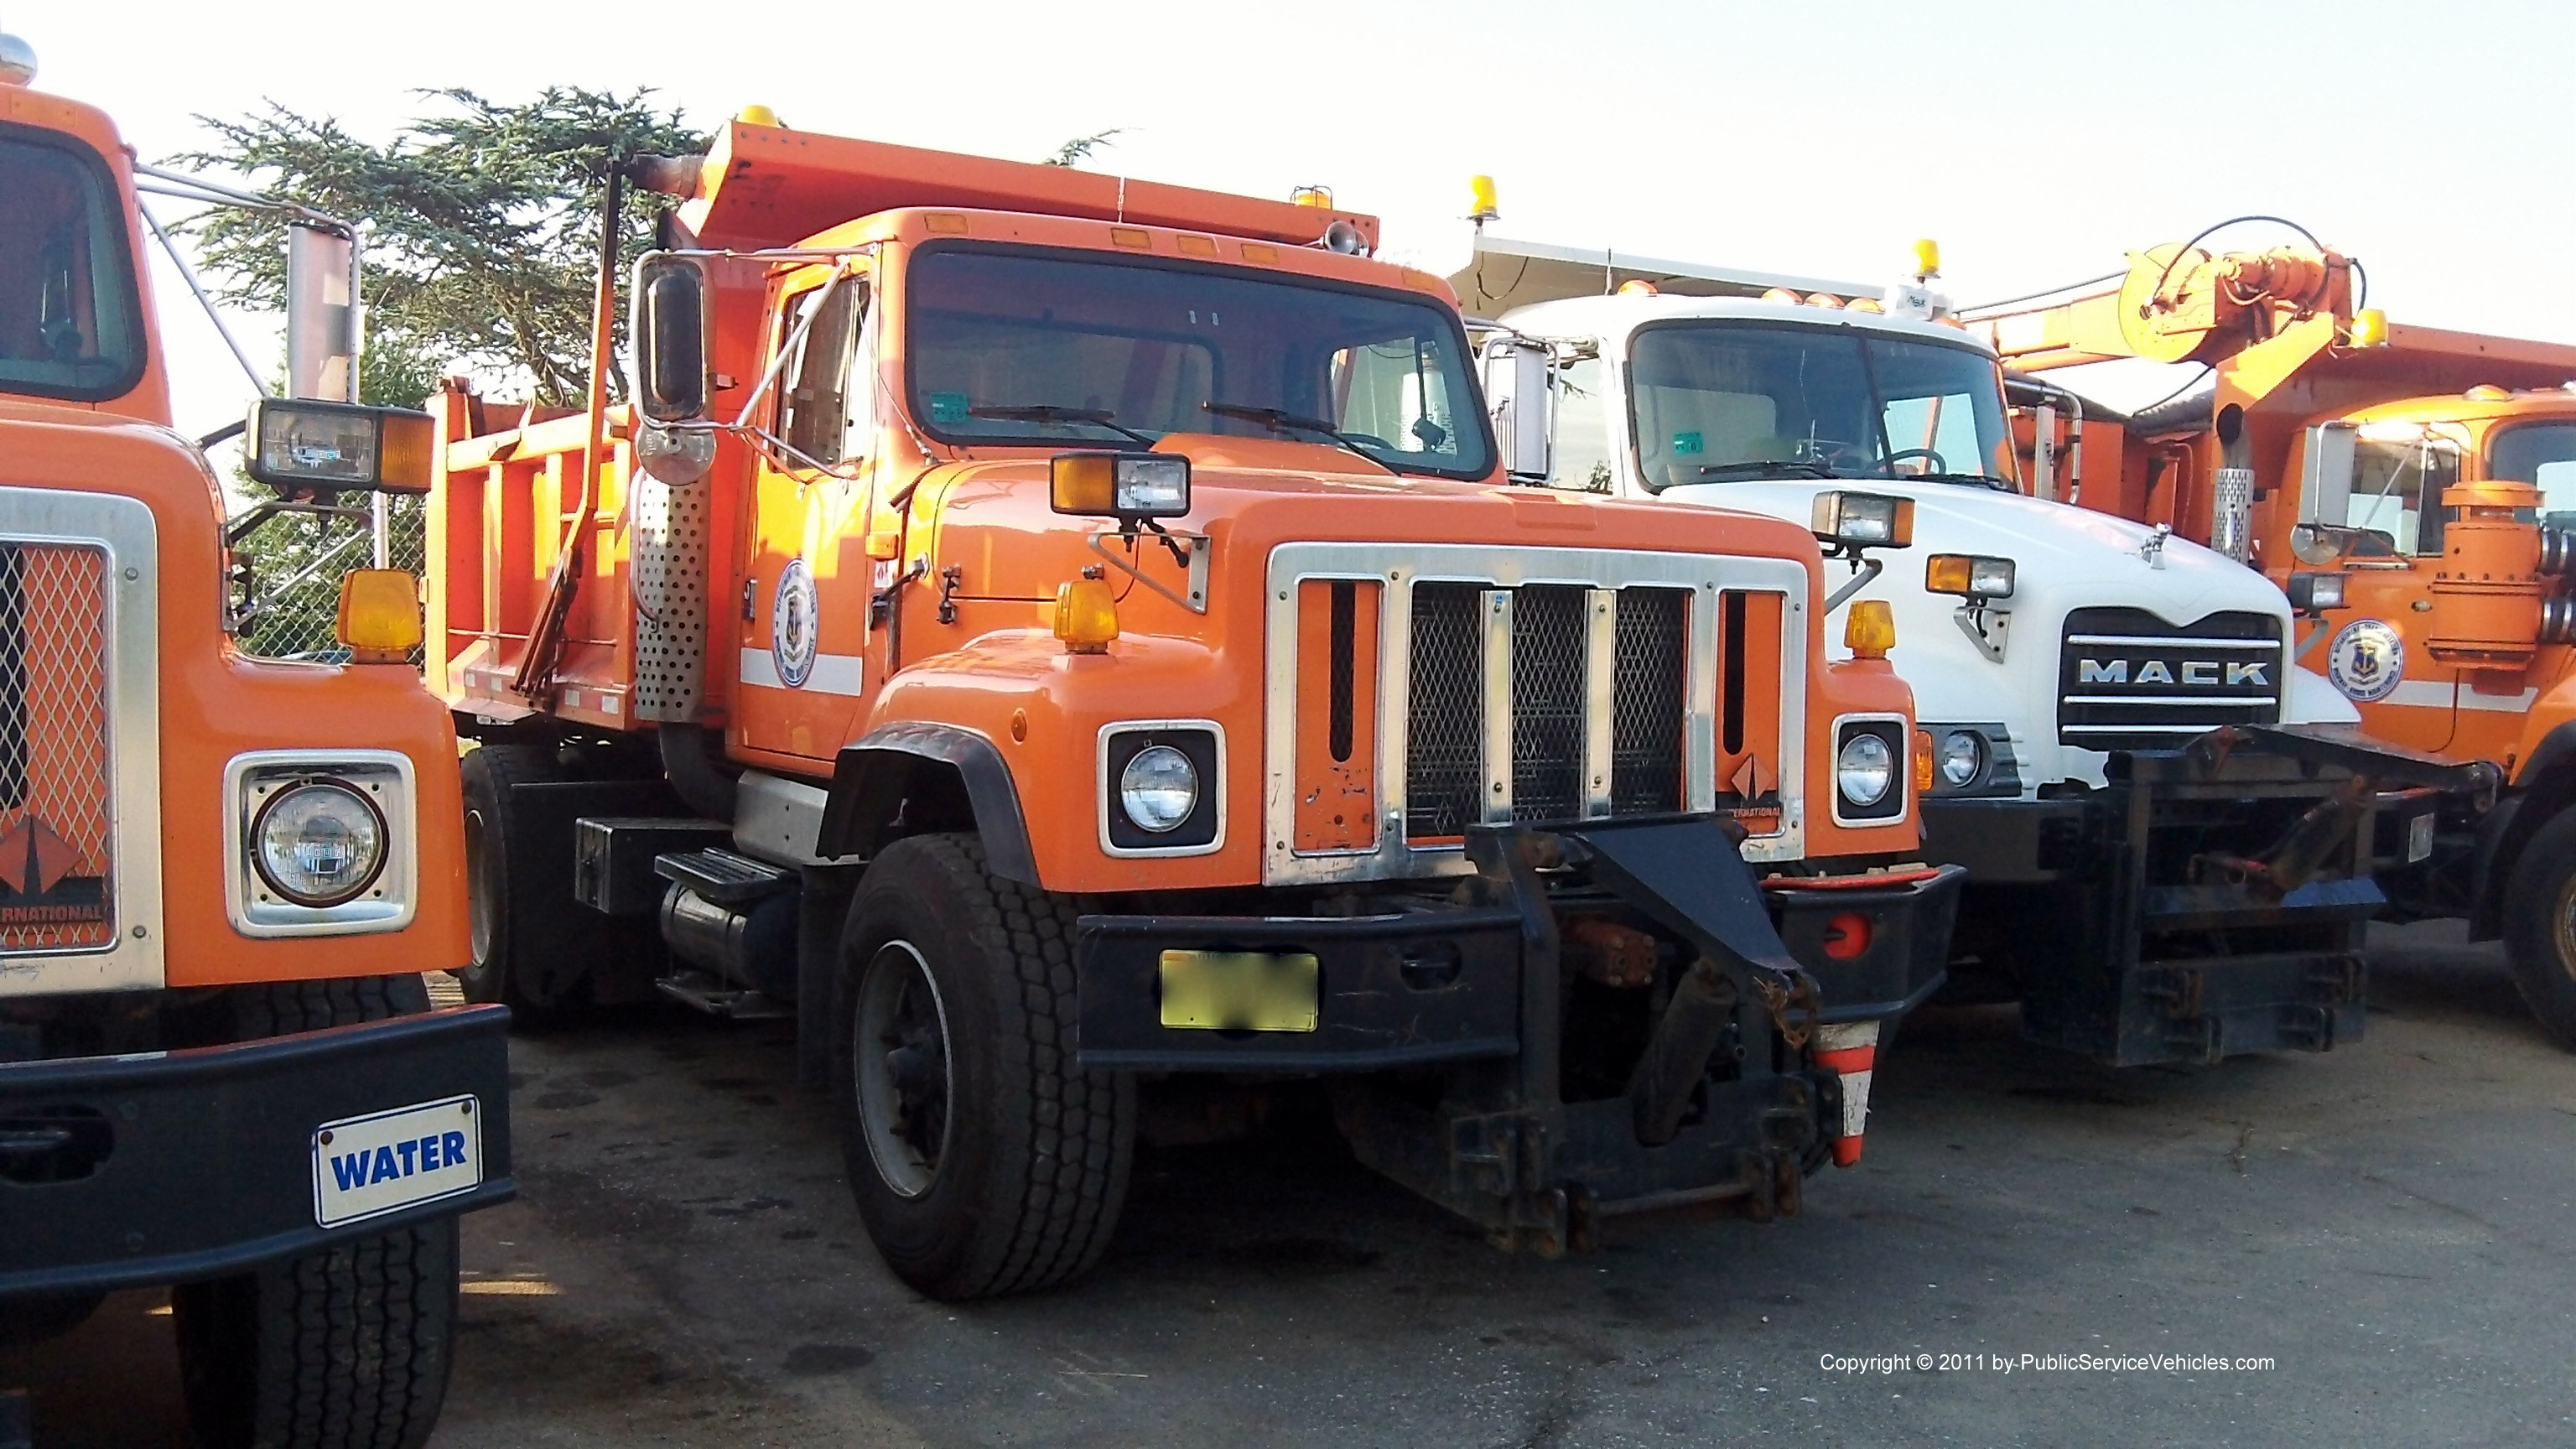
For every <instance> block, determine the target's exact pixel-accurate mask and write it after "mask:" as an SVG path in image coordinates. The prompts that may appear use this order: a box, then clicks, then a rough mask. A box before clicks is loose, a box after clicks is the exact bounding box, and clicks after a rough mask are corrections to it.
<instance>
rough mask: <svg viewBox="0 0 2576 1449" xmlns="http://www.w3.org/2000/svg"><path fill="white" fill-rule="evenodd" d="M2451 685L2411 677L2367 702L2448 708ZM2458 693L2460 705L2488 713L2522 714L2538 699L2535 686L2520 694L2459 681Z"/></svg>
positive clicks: (2436, 680) (2537, 691)
mask: <svg viewBox="0 0 2576 1449" xmlns="http://www.w3.org/2000/svg"><path fill="white" fill-rule="evenodd" d="M2452 688H2453V687H2452V686H2451V685H2448V684H2444V683H2443V682H2441V681H2440V680H2438V679H2410V680H2408V681H2406V682H2405V683H2403V684H2400V685H2398V686H2397V687H2396V688H2395V689H2392V690H2390V691H2389V692H2388V697H2387V698H2386V699H2375V700H2371V701H2369V703H2372V704H2404V705H2413V706H2415V707H2417V708H2420V709H2449V708H2450V707H2451V694H2452ZM2458 692H2459V697H2460V698H2459V702H2460V708H2462V709H2480V710H2485V711H2487V712H2489V713H2491V714H2522V713H2525V712H2526V711H2528V710H2529V709H2530V708H2531V704H2532V701H2534V700H2536V699H2538V698H2540V691H2539V690H2536V689H2526V690H2524V691H2523V692H2522V693H2520V694H2480V693H2478V692H2477V691H2476V690H2474V689H2471V688H2469V687H2468V686H2467V685H2465V684H2462V685H2460V686H2458ZM2354 702H2355V703H2361V702H2362V701H2359V700H2356V701H2354Z"/></svg>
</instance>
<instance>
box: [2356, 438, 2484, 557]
mask: <svg viewBox="0 0 2576 1449" xmlns="http://www.w3.org/2000/svg"><path fill="white" fill-rule="evenodd" d="M2459 481H2460V453H2459V450H2458V449H2457V448H2455V447H2453V446H2452V445H2451V444H2450V443H2448V442H2445V441H2443V440H2442V439H2439V438H2424V439H2409V440H2405V441H2387V442H2382V441H2376V440H2372V439H2369V438H2365V439H2363V440H2362V441H2361V442H2360V444H2359V445H2358V446H2356V447H2355V448H2354V450H2353V475H2352V497H2351V498H2350V500H2349V501H2347V502H2346V504H2345V505H2344V507H2345V514H2344V519H2343V521H2344V522H2345V523H2346V524H2348V525H2350V526H2351V527H2354V528H2358V529H2361V530H2363V531H2364V532H2367V533H2375V534H2378V535H2380V536H2381V537H2382V538H2385V539H2386V540H2388V544H2389V547H2391V548H2393V549H2395V550H2396V551H2397V552H2399V553H2411V554H2417V555H2424V554H2438V553H2440V552H2441V551H2442V490H2444V489H2446V488H2448V487H2450V486H2451V485H2452V484H2454V483H2457V482H2459Z"/></svg>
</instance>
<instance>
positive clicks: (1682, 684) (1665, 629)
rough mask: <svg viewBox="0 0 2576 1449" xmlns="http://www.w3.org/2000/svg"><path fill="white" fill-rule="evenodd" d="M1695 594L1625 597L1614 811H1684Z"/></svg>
mask: <svg viewBox="0 0 2576 1449" xmlns="http://www.w3.org/2000/svg"><path fill="white" fill-rule="evenodd" d="M1689 647H1690V594H1689V593H1688V592H1687V591H1685V590H1682V589H1622V590H1620V591H1619V628H1618V658H1617V660H1616V661H1615V663H1614V665H1613V668H1612V679H1613V688H1612V694H1611V729H1610V813H1611V814H1613V815H1652V814H1659V813H1662V812H1666V811H1673V810H1679V809H1681V808H1682V778H1683V777H1682V747H1683V724H1684V719H1685V716H1686V714H1687V711H1686V710H1685V708H1684V703H1685V702H1684V699H1683V691H1684V689H1685V688H1686V687H1687V685H1688V682H1689V678H1690V662H1689V652H1688V651H1689Z"/></svg>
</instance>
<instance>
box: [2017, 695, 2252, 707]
mask: <svg viewBox="0 0 2576 1449" xmlns="http://www.w3.org/2000/svg"><path fill="white" fill-rule="evenodd" d="M2280 702H2281V701H2280V700H2279V699H2277V698H2275V697H2274V696H2272V695H2268V694H2222V695H2217V696H2215V697H2213V696H2210V695H2205V694H2069V695H2065V696H2062V697H2060V698H2059V700H2058V703H2060V704H2152V705H2209V706H2212V707H2217V706H2221V705H2224V706H2227V707H2229V708H2233V707H2235V706H2237V705H2242V704H2279V703H2280Z"/></svg>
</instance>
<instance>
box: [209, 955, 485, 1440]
mask: <svg viewBox="0 0 2576 1449" xmlns="http://www.w3.org/2000/svg"><path fill="white" fill-rule="evenodd" d="M428 1009H429V994H428V992H427V990H426V989H425V988H424V987H423V985H422V984H421V979H420V978H419V977H417V976H390V977H380V978H362V979H358V980H349V981H309V982H292V983H282V984H279V985H275V986H269V987H253V988H245V989H243V990H241V991H238V992H236V993H234V1002H233V1015H234V1026H235V1031H234V1037H233V1039H234V1040H237V1041H250V1040H255V1039H257V1038H261V1037H270V1036H283V1035H286V1034H289V1033H292V1032H299V1031H311V1030H317V1029H319V1028H322V1027H326V1026H343V1025H348V1024H350V1023H353V1022H362V1021H381V1020H384V1019H385V1018H387V1017H392V1016H405V1015H410V1014H412V1013H415V1012H422V1011H427V1010H428ZM457 1256H458V1255H457V1234H456V1219H454V1218H452V1217H450V1218H443V1219H440V1220H439V1221H436V1222H432V1223H424V1224H421V1225H418V1226H415V1227H408V1228H397V1229H395V1230H394V1231H392V1232H389V1233H379V1234H376V1235H375V1236H372V1237H356V1238H348V1239H343V1240H341V1241H338V1242H335V1243H333V1244H332V1245H330V1246H329V1247H326V1248H322V1249H319V1250H317V1251H315V1252H311V1253H307V1254H305V1255H303V1256H302V1257H299V1258H290V1259H288V1260H286V1261H285V1262H282V1263H271V1264H268V1265H267V1266H265V1267H262V1268H258V1269H255V1270H253V1271H251V1272H248V1273H242V1274H237V1275H235V1276H233V1277H230V1278H221V1279H217V1280H215V1281H214V1282H211V1283H187V1284H182V1285H180V1286H179V1287H178V1288H177V1289H176V1290H174V1291H173V1292H172V1294H171V1296H170V1307H171V1317H172V1319H173V1322H174V1325H175V1327H176V1328H177V1330H178V1336H179V1381H180V1388H181V1391H182V1393H183V1394H184V1395H185V1397H186V1400H187V1404H188V1417H189V1420H190V1422H191V1423H192V1424H194V1425H195V1427H196V1431H197V1436H198V1438H199V1439H200V1440H201V1441H202V1442H203V1443H204V1444H205V1445H207V1446H208V1449H419V1446H421V1445H422V1444H424V1443H426V1442H427V1441H428V1439H429V1433H430V1430H431V1429H432V1428H433V1427H435V1426H436V1425H437V1423H438V1411H439V1406H440V1405H441V1403H443V1402H444V1401H445V1399H446V1397H447V1380H448V1374H449V1371H450V1369H451V1367H452V1365H453V1362H454V1360H453V1355H452V1349H453V1346H454V1343H455V1338H456V1287H457V1276H458V1275H457Z"/></svg>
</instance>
